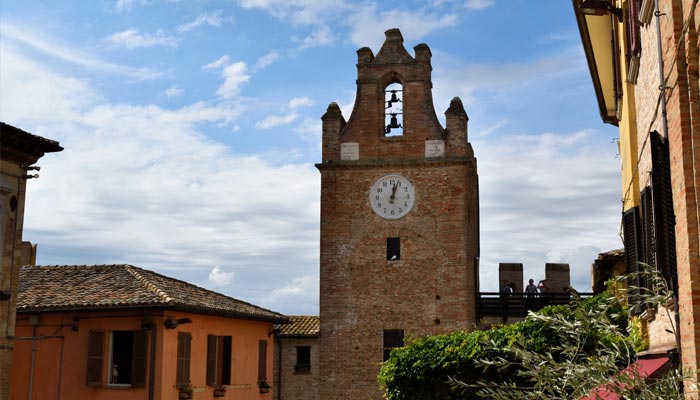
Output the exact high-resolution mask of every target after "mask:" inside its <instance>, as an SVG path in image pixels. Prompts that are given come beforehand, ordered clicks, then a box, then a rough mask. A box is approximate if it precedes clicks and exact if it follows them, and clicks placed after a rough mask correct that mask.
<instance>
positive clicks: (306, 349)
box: [294, 346, 311, 372]
mask: <svg viewBox="0 0 700 400" xmlns="http://www.w3.org/2000/svg"><path fill="white" fill-rule="evenodd" d="M294 371H295V372H310V371H311V347H310V346H297V363H296V364H295V365H294Z"/></svg>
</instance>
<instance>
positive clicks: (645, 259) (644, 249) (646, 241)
mask: <svg viewBox="0 0 700 400" xmlns="http://www.w3.org/2000/svg"><path fill="white" fill-rule="evenodd" d="M651 200H652V196H651V188H650V187H646V188H644V190H642V193H641V194H640V203H641V204H640V210H639V214H640V215H639V229H640V238H639V245H640V248H639V252H638V254H639V262H640V263H643V264H640V270H642V267H644V269H646V265H649V266H653V265H655V262H654V209H653V207H652V201H651ZM639 285H640V287H644V288H647V289H651V286H650V281H649V279H648V277H647V276H646V275H643V276H640V279H639Z"/></svg>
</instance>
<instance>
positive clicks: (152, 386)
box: [148, 322, 158, 400]
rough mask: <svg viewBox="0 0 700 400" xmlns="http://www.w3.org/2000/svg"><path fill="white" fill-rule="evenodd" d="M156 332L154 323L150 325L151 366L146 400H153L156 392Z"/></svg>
mask: <svg viewBox="0 0 700 400" xmlns="http://www.w3.org/2000/svg"><path fill="white" fill-rule="evenodd" d="M157 331H158V324H156V323H155V322H154V323H152V324H151V363H150V364H151V365H150V368H149V370H150V371H149V373H148V400H154V399H155V392H156V341H157V340H156V339H157V338H156V332H157Z"/></svg>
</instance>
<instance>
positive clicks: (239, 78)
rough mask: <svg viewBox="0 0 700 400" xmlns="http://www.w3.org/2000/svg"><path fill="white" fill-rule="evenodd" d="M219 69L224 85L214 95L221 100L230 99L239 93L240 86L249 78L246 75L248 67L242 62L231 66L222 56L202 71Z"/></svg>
mask: <svg viewBox="0 0 700 400" xmlns="http://www.w3.org/2000/svg"><path fill="white" fill-rule="evenodd" d="M219 68H221V77H222V78H224V83H223V84H221V86H219V88H218V89H217V90H216V95H217V96H219V97H221V98H222V99H230V98H232V97H234V96H236V95H237V94H238V93H240V90H241V88H240V87H241V85H242V84H244V83H246V82H248V81H249V80H250V78H251V76H250V75H249V74H248V66H247V65H246V63H245V62H243V61H238V62H235V63H233V64H231V59H230V58H229V56H226V55H225V56H222V57H221V58H219V59H218V60H216V61H212V62H210V63H209V64H207V65H205V66H203V67H202V69H204V70H208V71H211V70H215V69H219Z"/></svg>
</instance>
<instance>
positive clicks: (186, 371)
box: [175, 332, 192, 387]
mask: <svg viewBox="0 0 700 400" xmlns="http://www.w3.org/2000/svg"><path fill="white" fill-rule="evenodd" d="M191 345H192V334H191V333H189V332H178V333H177V372H176V378H175V386H177V387H183V386H189V385H190V349H191Z"/></svg>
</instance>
